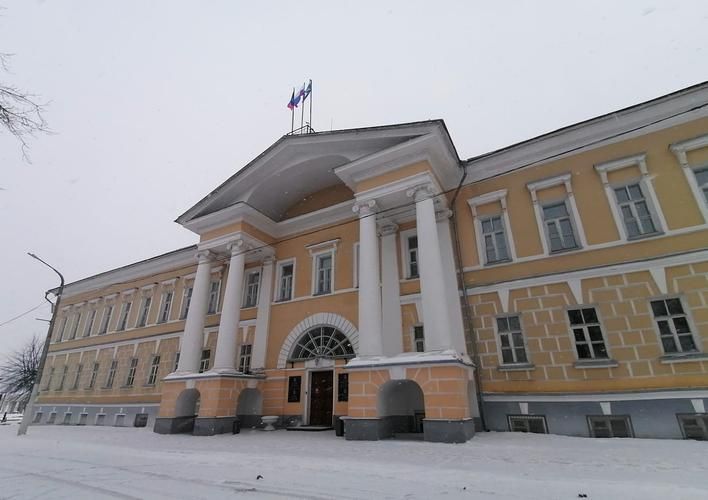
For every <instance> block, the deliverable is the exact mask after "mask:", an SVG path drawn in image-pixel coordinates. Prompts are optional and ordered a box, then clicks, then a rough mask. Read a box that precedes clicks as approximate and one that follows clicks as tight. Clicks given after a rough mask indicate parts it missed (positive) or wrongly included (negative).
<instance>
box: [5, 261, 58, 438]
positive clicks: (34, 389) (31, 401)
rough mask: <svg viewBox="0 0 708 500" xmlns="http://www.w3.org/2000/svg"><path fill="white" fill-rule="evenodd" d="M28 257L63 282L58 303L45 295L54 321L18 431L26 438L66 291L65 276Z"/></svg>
mask: <svg viewBox="0 0 708 500" xmlns="http://www.w3.org/2000/svg"><path fill="white" fill-rule="evenodd" d="M27 255H29V256H30V257H32V258H33V259H35V260H38V261H40V262H41V263H42V264H44V265H45V266H47V267H48V268H49V269H51V270H52V271H54V272H55V273H57V274H58V275H59V279H60V280H61V283H60V284H59V288H58V292H57V293H56V297H57V300H56V302H54V303H52V301H51V300H49V298H48V297H47V295H49V292H46V293H45V294H44V298H45V299H46V300H47V302H49V303H50V304H52V319H51V320H50V321H49V330H48V331H47V338H46V340H45V341H44V347H43V348H42V357H41V358H39V366H38V367H37V376H36V377H35V378H34V385H33V386H32V393H31V394H30V398H29V402H28V403H27V406H26V407H25V411H24V413H23V414H22V422H20V428H19V429H18V430H17V435H18V436H24V435H25V434H27V427H28V426H29V422H30V418H31V415H32V413H33V408H34V401H35V399H37V393H38V392H39V381H40V379H41V378H42V373H44V362H45V361H46V360H47V353H48V352H49V341H50V340H51V339H52V330H54V321H55V320H56V318H57V311H59V301H60V300H61V294H62V292H63V291H64V276H62V274H61V273H60V272H59V271H57V270H56V269H54V268H53V267H52V266H50V265H49V264H47V263H46V262H44V261H43V260H42V259H40V258H39V257H37V256H36V255H35V254H33V253H30V252H27Z"/></svg>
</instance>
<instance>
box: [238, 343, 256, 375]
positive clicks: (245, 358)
mask: <svg viewBox="0 0 708 500" xmlns="http://www.w3.org/2000/svg"><path fill="white" fill-rule="evenodd" d="M246 348H248V349H246ZM244 350H247V351H248V352H244ZM252 356H253V344H241V346H240V347H239V354H238V371H240V372H243V373H249V372H250V371H251V360H252ZM244 368H246V369H245V370H244Z"/></svg>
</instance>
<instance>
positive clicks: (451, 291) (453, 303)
mask: <svg viewBox="0 0 708 500" xmlns="http://www.w3.org/2000/svg"><path fill="white" fill-rule="evenodd" d="M451 215H452V212H451V211H450V210H443V211H441V212H438V213H437V225H438V241H439V242H440V257H441V262H442V267H443V275H444V279H445V294H446V297H447V314H448V317H449V318H450V326H451V327H452V329H451V330H450V336H451V337H452V346H453V347H454V349H455V350H456V351H457V352H459V353H465V352H466V350H467V349H466V347H465V333H464V326H463V324H462V305H461V302H460V290H459V288H458V283H457V272H456V271H455V269H456V266H455V254H454V251H453V247H452V245H453V243H452V235H451V231H450V216H451Z"/></svg>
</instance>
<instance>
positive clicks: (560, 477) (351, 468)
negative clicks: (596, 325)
mask: <svg viewBox="0 0 708 500" xmlns="http://www.w3.org/2000/svg"><path fill="white" fill-rule="evenodd" d="M16 432H17V425H16V424H13V425H5V426H0V449H2V452H3V458H4V459H3V460H2V462H0V497H1V498H23V499H24V498H45V497H51V498H52V499H58V498H74V499H76V498H91V499H102V498H165V499H166V498H185V499H187V498H190V499H191V498H217V497H218V498H232V497H242V496H244V497H246V496H247V497H249V498H257V499H261V498H278V499H283V498H307V499H328V498H345V499H352V498H366V499H371V498H406V499H415V498H449V499H453V498H455V499H456V498H467V499H480V498H482V499H486V498H493V499H497V500H505V499H576V498H579V494H585V495H587V498H589V499H596V500H597V499H602V500H606V499H614V498H617V499H623V500H631V499H641V500H652V499H662V500H665V499H666V498H671V499H672V500H678V499H698V498H708V443H701V442H696V441H669V440H643V439H586V438H572V437H564V436H551V435H532V434H519V433H480V434H478V435H477V436H475V437H474V439H472V440H471V441H469V442H468V443H465V444H461V445H447V444H437V443H424V442H417V441H391V440H388V441H378V442H354V441H345V440H344V439H343V438H336V437H335V436H334V434H333V433H332V432H311V433H310V432H287V431H275V432H263V431H255V430H250V431H245V432H242V433H241V434H239V435H230V434H229V435H221V436H212V437H195V436H189V435H177V436H163V435H158V434H155V433H153V432H152V430H150V429H134V428H112V427H76V426H66V427H65V426H60V425H54V426H32V427H30V429H29V432H28V435H27V436H24V437H17V436H16ZM258 475H261V476H263V479H257V476H258Z"/></svg>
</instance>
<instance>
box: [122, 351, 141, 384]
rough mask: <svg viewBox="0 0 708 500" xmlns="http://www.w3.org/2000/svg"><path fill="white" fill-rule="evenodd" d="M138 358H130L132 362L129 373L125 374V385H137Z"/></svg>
mask: <svg viewBox="0 0 708 500" xmlns="http://www.w3.org/2000/svg"><path fill="white" fill-rule="evenodd" d="M138 363H139V360H138V358H137V357H136V358H130V364H129V365H128V373H127V374H126V376H125V385H124V387H133V386H134V385H135V374H136V373H137V372H138Z"/></svg>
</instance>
